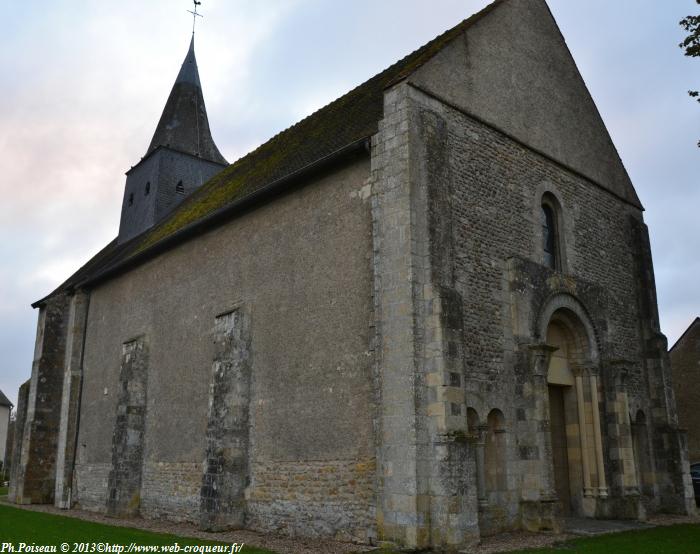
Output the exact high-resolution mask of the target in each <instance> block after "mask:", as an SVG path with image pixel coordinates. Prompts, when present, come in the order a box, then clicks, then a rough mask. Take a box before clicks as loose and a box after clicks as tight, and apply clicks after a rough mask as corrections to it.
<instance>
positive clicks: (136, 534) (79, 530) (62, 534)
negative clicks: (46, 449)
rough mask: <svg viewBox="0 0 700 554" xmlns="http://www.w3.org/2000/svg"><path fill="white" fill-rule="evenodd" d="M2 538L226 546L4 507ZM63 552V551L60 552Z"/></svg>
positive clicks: (248, 550)
mask: <svg viewBox="0 0 700 554" xmlns="http://www.w3.org/2000/svg"><path fill="white" fill-rule="evenodd" d="M0 537H2V539H1V540H2V542H11V543H14V544H15V547H17V544H18V543H20V542H26V543H36V544H45V545H56V546H60V545H61V543H64V542H65V543H69V544H70V545H72V543H74V542H78V543H92V542H94V543H99V542H102V543H110V544H121V545H129V544H131V543H132V542H133V543H135V544H137V545H139V546H140V545H172V544H174V543H178V544H179V545H180V546H185V545H204V544H210V545H212V544H225V543H221V542H213V541H205V540H202V539H196V538H191V537H178V536H176V535H165V534H161V533H150V532H148V531H141V530H140V529H131V528H128V527H112V526H111V525H103V524H101V523H93V522H90V521H83V520H80V519H76V518H72V517H65V516H56V515H53V514H46V513H42V512H32V511H29V510H22V509H20V508H13V507H11V506H8V505H6V504H0ZM59 552H60V550H59ZM241 552H243V553H244V554H274V553H273V552H272V551H270V550H264V549H261V548H254V547H252V546H248V545H246V546H245V547H244V548H243V550H242V551H241Z"/></svg>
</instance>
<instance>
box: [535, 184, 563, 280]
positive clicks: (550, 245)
mask: <svg viewBox="0 0 700 554" xmlns="http://www.w3.org/2000/svg"><path fill="white" fill-rule="evenodd" d="M555 206H556V205H555V201H554V200H553V199H551V198H550V197H549V195H545V196H543V197H542V204H541V213H540V215H541V219H542V252H543V255H544V256H543V257H544V260H543V261H544V265H546V266H547V267H549V268H551V269H561V260H560V259H559V256H560V249H559V229H558V225H557V210H556V207H555Z"/></svg>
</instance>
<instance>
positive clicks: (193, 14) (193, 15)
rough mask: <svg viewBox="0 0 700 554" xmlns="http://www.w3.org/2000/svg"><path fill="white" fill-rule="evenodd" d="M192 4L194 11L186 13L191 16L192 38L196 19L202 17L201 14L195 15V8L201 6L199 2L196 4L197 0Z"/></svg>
mask: <svg viewBox="0 0 700 554" xmlns="http://www.w3.org/2000/svg"><path fill="white" fill-rule="evenodd" d="M192 1H193V2H194V10H187V11H188V13H191V14H192V35H193V36H194V25H195V23H196V22H197V18H198V17H204V16H203V15H202V14H201V13H197V6H201V5H202V3H201V2H197V0H192Z"/></svg>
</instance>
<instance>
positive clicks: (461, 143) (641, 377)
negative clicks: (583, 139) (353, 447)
mask: <svg viewBox="0 0 700 554" xmlns="http://www.w3.org/2000/svg"><path fill="white" fill-rule="evenodd" d="M411 98H412V100H413V102H414V104H413V106H414V107H413V109H415V110H416V111H418V112H419V113H426V114H429V116H430V117H432V118H436V119H438V120H441V121H443V122H444V123H443V124H444V125H445V127H446V129H447V134H448V138H447V140H446V141H445V142H444V144H442V145H440V144H438V143H435V142H434V143H433V148H435V147H438V148H443V149H444V150H445V152H444V153H443V154H442V155H443V156H444V158H445V160H446V164H447V165H448V170H447V171H448V172H449V179H448V181H449V183H450V186H451V189H450V190H449V191H448V192H447V194H449V197H450V206H451V208H450V210H449V212H448V213H445V214H444V217H443V221H442V223H440V225H442V226H447V227H449V228H450V229H451V236H449V239H445V238H443V239H439V240H440V242H441V243H443V244H446V243H448V242H451V244H452V245H453V249H454V254H453V262H452V267H451V270H452V271H453V273H454V282H455V286H454V288H455V293H456V294H455V297H456V298H461V299H462V310H461V312H462V316H463V329H464V331H463V332H464V334H463V337H462V338H463V344H464V352H463V360H464V377H465V379H466V387H467V403H468V405H469V406H470V407H472V408H474V409H475V410H476V412H477V414H478V416H479V420H480V421H481V422H484V421H485V420H486V418H487V416H488V414H489V412H490V411H491V410H493V409H498V410H500V411H502V412H503V414H504V416H505V429H506V431H505V432H506V436H507V438H506V440H505V442H506V443H507V444H508V445H509V447H508V448H507V449H506V458H507V459H506V460H504V463H505V464H506V480H507V483H508V490H509V491H510V494H506V495H504V498H506V499H508V498H509V499H510V500H506V501H505V505H501V506H498V507H497V508H498V512H499V513H498V514H497V517H498V519H499V521H501V522H503V521H504V512H503V510H505V516H506V517H505V521H506V522H508V523H509V524H510V525H517V524H518V521H519V517H520V509H519V506H518V504H519V498H518V494H517V491H522V490H524V488H528V487H533V485H534V486H535V487H538V486H543V484H539V485H538V484H536V483H535V482H529V483H526V482H525V481H524V479H530V480H532V479H533V478H536V479H539V477H535V474H531V473H530V471H529V470H528V469H527V468H528V467H529V465H528V464H530V463H531V461H530V460H531V458H532V457H533V456H534V458H532V459H533V460H537V463H538V464H540V463H541V462H540V461H539V458H540V456H541V455H542V453H538V452H534V451H531V449H530V448H526V449H522V448H519V447H518V442H519V437H518V436H517V435H513V436H511V434H512V433H513V432H514V428H515V427H514V425H515V422H516V421H518V419H519V418H520V417H521V416H522V415H523V414H525V411H524V410H525V409H526V408H527V406H526V405H525V403H524V402H523V400H522V399H523V392H524V391H523V389H522V388H518V386H517V382H518V381H517V378H516V377H517V376H516V375H515V373H514V371H515V367H516V360H517V359H519V356H521V355H522V354H520V353H519V347H518V346H517V345H518V342H519V341H520V342H522V341H525V342H527V341H529V342H532V341H533V340H535V338H536V337H534V336H530V337H526V336H523V337H517V336H516V337H514V336H513V323H512V321H511V318H512V317H513V312H512V310H513V306H512V305H511V299H510V296H509V292H510V291H509V284H508V281H507V278H506V276H507V275H508V267H509V266H508V261H509V260H511V259H523V260H531V261H532V262H534V263H536V264H541V263H542V262H541V258H540V256H541V238H540V232H541V231H540V219H539V211H540V210H539V205H540V199H541V197H542V194H543V193H544V192H551V193H552V194H555V195H556V197H557V198H558V199H559V200H560V202H561V204H562V215H561V217H562V247H563V249H564V260H565V261H564V263H565V271H564V274H565V275H571V276H572V279H571V280H570V281H571V282H570V283H569V284H567V283H564V282H562V286H563V289H564V290H566V289H567V287H568V288H569V290H572V292H573V294H574V295H576V294H577V293H576V287H577V286H579V283H583V284H586V283H590V285H581V286H582V287H583V288H582V290H581V292H582V293H583V291H584V289H585V288H586V287H588V289H590V291H591V294H590V302H589V303H590V305H591V306H590V309H591V310H599V311H597V312H595V313H594V315H593V317H594V319H595V321H596V326H597V328H596V332H598V333H599V336H598V337H597V340H598V341H599V343H600V344H599V346H600V349H601V356H602V357H603V358H605V359H608V360H610V359H624V360H626V361H627V362H628V363H627V364H626V367H627V370H628V375H629V378H628V380H627V392H628V394H629V395H630V397H631V398H632V399H633V401H635V400H636V404H641V405H646V402H647V401H648V400H647V399H648V398H649V393H648V388H647V380H646V376H645V374H644V369H643V368H644V365H643V342H642V337H641V336H640V326H639V319H640V318H639V313H638V308H637V306H638V299H637V288H636V282H637V268H636V261H635V258H634V256H635V253H634V249H633V248H632V244H633V242H634V240H635V237H634V235H633V232H632V228H631V226H630V218H631V217H634V218H641V214H640V213H639V211H638V210H637V209H636V208H634V207H632V206H630V205H629V204H627V203H625V202H623V201H621V200H620V199H618V198H616V197H615V196H614V195H612V194H610V193H609V192H607V191H605V190H603V189H602V188H600V187H598V186H596V185H595V184H594V183H591V182H590V181H588V180H587V179H585V178H584V177H582V176H580V175H577V174H575V173H573V172H571V171H570V170H567V169H566V168H564V167H562V166H560V165H558V164H557V163H555V162H553V161H552V160H550V159H548V158H546V157H544V156H542V155H541V154H538V153H536V152H533V151H532V150H530V149H528V148H527V147H525V146H523V145H521V144H520V143H518V142H517V141H515V140H513V139H512V138H510V137H508V136H506V135H504V134H503V133H500V132H498V131H496V130H494V129H492V128H490V127H488V126H486V125H484V124H483V123H481V122H479V121H478V120H477V119H474V118H472V117H470V116H469V115H467V114H466V113H464V112H462V111H460V110H459V109H456V108H455V107H453V106H450V105H448V104H446V103H445V102H443V101H441V100H440V99H439V98H436V97H435V96H434V95H432V94H429V93H426V92H425V91H423V90H419V89H416V88H413V87H412V93H411ZM424 117H425V116H424ZM425 140H429V138H426V139H425ZM441 171H444V168H441ZM434 182H435V183H441V182H444V179H443V178H442V177H440V176H439V175H437V174H436V175H435V176H434ZM435 186H438V185H437V184H436V185H435ZM445 219H449V222H448V223H445V221H444V220H445ZM433 229H435V230H434V231H433V232H434V233H435V237H440V236H444V235H445V233H444V232H443V231H440V230H438V229H436V224H435V223H434V224H433ZM434 270H435V271H438V270H440V268H439V267H436V268H434ZM443 271H444V270H443ZM548 287H550V288H552V290H556V288H557V286H554V283H550V284H548ZM571 287H573V288H571ZM531 309H532V310H536V309H538V306H532V308H531ZM533 313H534V312H533ZM531 332H532V333H535V332H536V330H535V329H532V331H531ZM602 404H603V403H602V402H601V421H603V422H605V421H606V419H605V417H606V415H605V413H604V407H603V406H602ZM465 427H466V425H465ZM605 432H606V431H605V425H603V433H605ZM605 439H606V437H604V440H605ZM605 444H607V442H606V443H605ZM607 463H609V462H606V464H607ZM606 467H608V466H606ZM606 471H610V469H609V467H608V469H607V470H606ZM513 493H516V494H513ZM490 509H491V507H485V508H483V510H485V511H486V512H488V511H489V510H490ZM487 520H488V518H487ZM482 523H484V522H482Z"/></svg>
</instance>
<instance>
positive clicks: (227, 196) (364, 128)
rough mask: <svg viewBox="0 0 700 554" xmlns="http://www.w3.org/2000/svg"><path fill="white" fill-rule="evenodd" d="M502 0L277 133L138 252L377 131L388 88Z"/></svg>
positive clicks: (197, 194)
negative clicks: (385, 92) (385, 91)
mask: <svg viewBox="0 0 700 554" xmlns="http://www.w3.org/2000/svg"><path fill="white" fill-rule="evenodd" d="M502 1H503V0H498V1H497V2H494V3H493V4H491V5H490V6H488V7H487V8H485V9H484V10H482V11H480V12H478V13H477V14H475V15H473V16H472V17H470V18H469V19H466V20H464V21H462V22H461V23H460V24H459V25H457V26H456V27H453V28H452V29H450V30H448V31H446V32H445V33H443V34H442V35H440V36H438V37H437V38H435V39H433V40H432V41H430V42H429V43H428V44H426V45H425V46H423V47H422V48H419V49H418V50H416V51H415V52H413V53H411V54H409V55H408V56H406V57H405V58H403V59H402V60H401V61H399V62H397V63H395V64H394V65H392V66H391V67H389V68H388V69H386V70H384V71H382V72H381V73H379V74H378V75H375V76H374V77H373V78H371V79H370V80H368V81H366V82H365V83H363V84H362V85H360V86H358V87H357V88H355V89H353V90H352V91H350V92H348V93H347V94H345V95H344V96H341V97H340V98H338V99H337V100H335V101H334V102H331V103H330V104H328V105H327V106H325V107H324V108H321V109H320V110H318V111H317V112H315V113H313V114H312V115H310V116H309V117H307V118H305V119H303V120H302V121H300V122H299V123H297V124H296V125H294V126H292V127H290V128H289V129H287V130H285V131H283V132H281V133H280V134H278V135H276V136H275V137H273V138H272V139H270V140H269V141H268V142H266V143H265V144H263V145H262V146H260V147H259V148H258V149H256V150H254V151H253V152H251V153H250V154H248V155H247V156H244V157H243V158H241V159H239V160H238V161H237V162H235V163H233V164H232V165H230V166H229V167H228V168H226V169H225V170H223V171H222V172H221V173H219V174H218V175H217V176H215V177H214V178H213V179H211V180H210V181H208V182H207V183H205V184H204V186H202V187H201V188H200V189H199V190H198V191H196V192H195V193H193V194H192V195H191V196H190V197H189V198H188V199H187V200H185V201H184V202H183V203H182V204H180V206H178V207H177V208H176V209H175V210H174V211H173V213H172V214H170V215H169V216H168V217H167V218H166V219H165V220H164V221H162V222H161V223H159V224H158V225H156V226H155V227H154V228H153V229H151V230H150V231H148V232H146V233H145V234H144V236H143V240H142V241H141V242H140V244H139V245H138V247H137V248H136V249H135V251H134V253H138V252H143V251H144V250H146V249H148V248H149V247H150V246H152V245H154V244H156V243H157V242H159V241H160V240H162V239H164V238H166V237H168V236H170V235H172V234H173V233H175V232H177V231H178V230H180V229H182V228H184V227H186V226H188V225H190V224H192V223H194V222H196V221H198V220H199V219H201V218H203V217H206V216H207V215H209V214H211V213H212V212H214V211H216V210H218V209H220V208H222V207H224V206H227V205H229V204H231V203H233V202H235V201H236V200H239V199H241V198H243V197H245V196H247V195H248V194H250V193H252V192H255V191H257V190H259V189H261V188H263V187H265V186H266V185H268V184H271V183H273V182H274V181H276V180H278V179H280V178H282V177H285V176H287V175H289V174H291V173H294V172H295V171H298V170H300V169H302V168H303V167H304V166H306V165H309V164H311V163H313V162H314V161H316V160H319V159H321V158H323V157H325V156H328V155H329V154H332V153H333V152H335V151H337V150H339V149H340V148H342V147H344V146H347V145H349V144H352V143H354V142H356V141H358V140H361V139H363V138H367V137H370V136H372V135H373V134H375V133H376V132H377V127H378V123H379V120H380V119H381V118H382V113H383V100H384V90H385V89H386V88H387V87H389V86H391V85H392V84H394V83H397V82H399V81H401V80H402V79H405V78H406V77H407V76H409V75H410V74H411V73H412V72H413V71H415V70H416V69H417V68H419V67H420V66H422V65H423V64H424V63H425V62H427V61H428V60H429V59H431V58H432V57H433V56H435V54H437V53H438V52H439V51H440V50H441V49H442V48H444V47H445V45H446V44H448V43H449V42H450V41H452V40H453V39H455V38H456V37H457V36H459V35H460V34H461V33H462V32H463V31H464V30H465V29H466V28H467V27H468V26H469V25H471V24H472V23H474V22H475V21H477V20H478V19H480V18H481V17H482V16H483V15H485V14H486V13H488V12H489V11H491V10H492V9H493V7H494V6H496V5H497V4H499V3H501V2H502Z"/></svg>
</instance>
